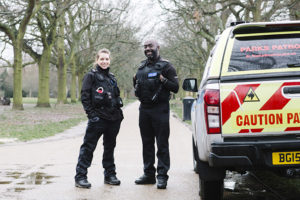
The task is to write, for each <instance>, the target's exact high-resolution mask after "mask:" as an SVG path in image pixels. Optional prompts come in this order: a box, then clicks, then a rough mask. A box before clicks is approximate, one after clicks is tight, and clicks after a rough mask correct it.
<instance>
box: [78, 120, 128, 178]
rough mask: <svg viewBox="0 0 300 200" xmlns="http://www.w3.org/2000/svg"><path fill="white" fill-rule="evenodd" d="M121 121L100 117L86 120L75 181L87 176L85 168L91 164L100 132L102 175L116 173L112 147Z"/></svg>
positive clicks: (114, 144)
mask: <svg viewBox="0 0 300 200" xmlns="http://www.w3.org/2000/svg"><path fill="white" fill-rule="evenodd" d="M121 121H122V120H116V121H109V120H105V119H101V118H100V119H99V120H98V121H96V122H93V121H92V120H89V121H88V125H87V128H86V133H85V136H84V139H83V144H82V145H81V147H80V152H79V157H78V163H77V166H76V175H75V180H76V181H78V180H82V179H86V178H87V168H89V167H90V166H91V163H92V159H93V153H94V150H95V149H96V146H97V143H98V140H99V138H100V137H101V135H102V134H103V146H104V152H103V157H102V165H103V168H104V176H105V177H107V176H110V175H115V174H116V166H115V162H114V149H115V146H116V138H117V135H118V133H119V130H120V124H121Z"/></svg>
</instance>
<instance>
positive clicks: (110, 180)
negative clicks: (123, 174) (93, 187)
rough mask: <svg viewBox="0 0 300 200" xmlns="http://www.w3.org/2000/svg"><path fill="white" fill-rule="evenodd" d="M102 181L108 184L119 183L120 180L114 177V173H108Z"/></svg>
mask: <svg viewBox="0 0 300 200" xmlns="http://www.w3.org/2000/svg"><path fill="white" fill-rule="evenodd" d="M104 183H106V184H109V185H120V184H121V181H120V180H119V179H118V178H117V177H116V175H110V176H107V177H105V178H104Z"/></svg>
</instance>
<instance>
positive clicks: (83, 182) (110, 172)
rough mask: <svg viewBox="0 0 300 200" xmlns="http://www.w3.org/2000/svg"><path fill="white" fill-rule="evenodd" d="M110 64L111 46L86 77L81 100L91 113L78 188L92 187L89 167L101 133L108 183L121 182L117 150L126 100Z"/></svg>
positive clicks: (81, 160)
mask: <svg viewBox="0 0 300 200" xmlns="http://www.w3.org/2000/svg"><path fill="white" fill-rule="evenodd" d="M109 65H110V52H109V50H108V49H101V50H99V52H98V53H97V55H96V62H95V68H94V69H92V70H91V71H89V72H88V73H87V74H86V75H85V76H84V78H83V84H82V90H81V101H82V105H83V108H84V110H85V112H86V114H87V116H88V125H87V128H86V133H85V136H84V140H83V144H82V145H81V147H80V152H79V157H78V163H77V166H76V175H75V186H76V187H80V188H90V187H91V184H90V183H89V182H88V180H87V168H88V167H90V165H91V162H92V159H93V152H94V150H95V148H96V146H97V142H98V140H99V138H100V137H101V135H103V146H104V152H103V158H102V165H103V168H104V183H106V184H110V185H120V183H121V182H120V180H118V178H117V177H116V167H115V163H114V149H115V146H116V137H117V135H118V132H119V129H120V124H121V121H122V119H123V114H122V110H121V109H120V108H121V107H122V106H123V103H122V99H121V98H120V90H119V88H118V86H117V80H116V78H115V77H114V75H113V74H112V73H110V72H109Z"/></svg>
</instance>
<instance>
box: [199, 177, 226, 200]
mask: <svg viewBox="0 0 300 200" xmlns="http://www.w3.org/2000/svg"><path fill="white" fill-rule="evenodd" d="M199 180H200V196H201V199H202V200H222V199H223V191H224V179H222V180H217V181H204V180H201V179H200V178H199Z"/></svg>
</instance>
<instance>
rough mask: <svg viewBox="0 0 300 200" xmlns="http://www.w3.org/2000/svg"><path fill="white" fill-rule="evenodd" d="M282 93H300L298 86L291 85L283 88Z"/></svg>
mask: <svg viewBox="0 0 300 200" xmlns="http://www.w3.org/2000/svg"><path fill="white" fill-rule="evenodd" d="M283 93H284V94H300V86H291V87H284V88H283Z"/></svg>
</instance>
